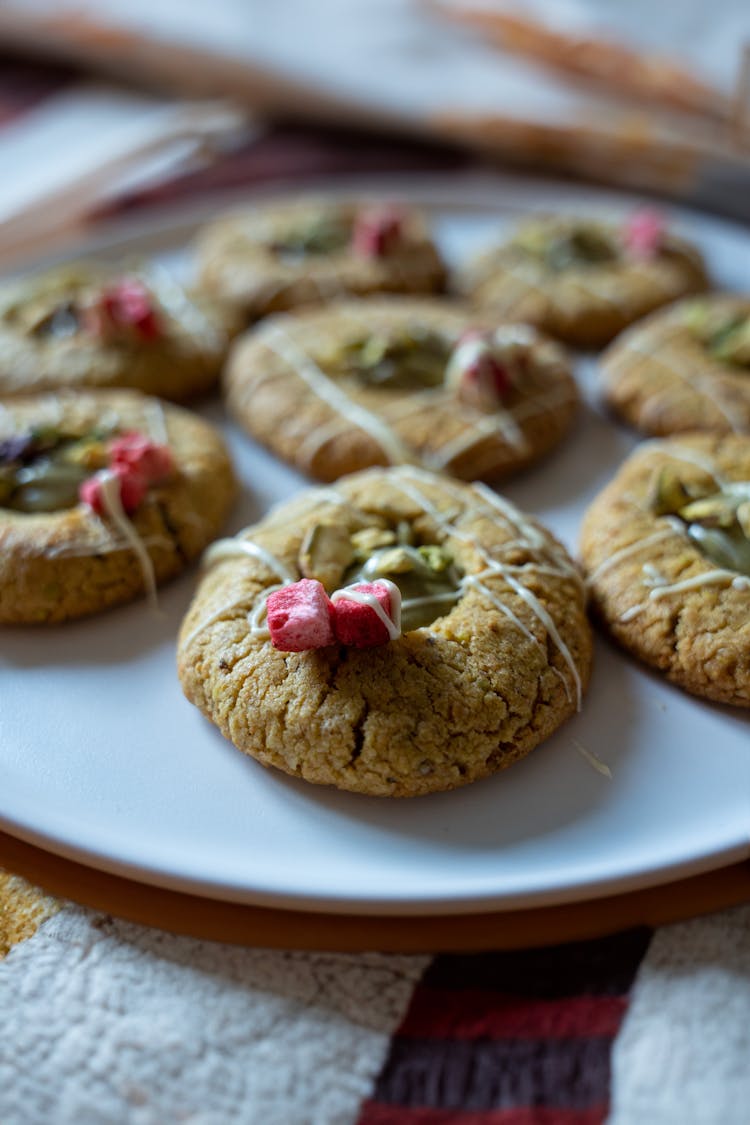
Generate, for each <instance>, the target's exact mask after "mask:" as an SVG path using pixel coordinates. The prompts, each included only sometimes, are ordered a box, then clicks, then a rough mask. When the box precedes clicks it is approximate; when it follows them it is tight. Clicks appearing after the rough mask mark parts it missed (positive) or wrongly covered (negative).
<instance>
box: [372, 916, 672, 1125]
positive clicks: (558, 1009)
mask: <svg viewBox="0 0 750 1125" xmlns="http://www.w3.org/2000/svg"><path fill="white" fill-rule="evenodd" d="M650 940H651V931H650V930H648V929H646V928H641V929H637V930H630V931H628V932H626V933H621V934H616V935H614V936H613V937H606V938H601V939H598V940H595V941H586V942H573V943H570V944H568V945H560V946H554V947H550V948H546V949H533V950H521V951H515V952H508V953H489V954H470V955H455V954H445V955H441V956H439V957H436V958H435V960H434V961H433V962H432V963H431V964H430V966H429V967H428V969H427V971H426V972H425V975H424V978H423V980H422V982H421V983H420V984H419V985H418V986H417V988H416V989H415V991H414V995H413V996H412V1001H411V1004H410V1007H409V1010H408V1012H407V1014H406V1016H405V1018H404V1021H403V1023H402V1025H401V1027H400V1028H399V1030H398V1031H397V1032H396V1035H395V1036H394V1038H393V1039H392V1040H391V1049H390V1053H389V1056H388V1059H387V1060H386V1063H385V1065H384V1067H383V1070H382V1072H381V1074H380V1076H379V1078H378V1081H377V1083H376V1087H375V1090H374V1091H373V1095H372V1097H371V1099H370V1100H369V1101H368V1102H367V1103H366V1105H365V1106H364V1107H363V1110H362V1116H361V1117H360V1122H359V1125H391V1122H393V1123H394V1125H395V1122H403V1123H404V1125H449V1123H454V1122H455V1125H474V1123H476V1125H557V1123H558V1122H559V1123H560V1125H563V1123H564V1125H594V1123H597V1125H598V1123H599V1122H601V1121H603V1119H604V1117H605V1116H606V1113H607V1110H608V1104H609V1085H610V1054H611V1047H612V1040H613V1039H614V1037H615V1035H616V1034H617V1031H618V1029H619V1027H620V1023H621V1021H622V1018H623V1016H624V1014H625V1011H626V1008H627V993H628V991H629V989H630V987H631V985H632V982H633V978H634V977H635V974H636V971H637V969H638V966H639V964H640V963H641V960H642V959H643V956H644V954H645V952H646V950H647V948H648V944H649V941H650ZM420 1115H421V1116H420ZM467 1115H468V1116H467Z"/></svg>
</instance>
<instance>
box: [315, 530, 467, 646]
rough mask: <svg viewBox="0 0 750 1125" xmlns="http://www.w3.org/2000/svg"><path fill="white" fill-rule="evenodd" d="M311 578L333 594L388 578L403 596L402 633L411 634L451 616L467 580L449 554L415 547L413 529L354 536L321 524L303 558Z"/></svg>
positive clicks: (426, 545) (431, 547)
mask: <svg viewBox="0 0 750 1125" xmlns="http://www.w3.org/2000/svg"><path fill="white" fill-rule="evenodd" d="M299 567H300V571H301V573H302V575H303V577H305V578H315V579H317V580H318V581H319V582H322V583H323V585H324V586H325V588H326V590H327V591H328V592H329V593H331V592H332V591H333V590H335V589H339V588H340V587H342V586H351V585H353V584H354V583H356V582H376V581H377V580H378V579H379V578H387V579H389V580H390V581H391V582H394V583H395V584H396V586H398V588H399V590H400V591H401V598H402V604H401V627H402V630H403V631H404V632H405V633H407V632H409V630H410V629H419V628H421V627H422V626H423V625H431V624H432V622H433V621H435V620H436V618H438V617H442V616H443V615H444V614H446V613H449V612H450V610H451V608H452V607H453V605H454V604H455V603H456V602H457V601H458V599H459V597H460V596H461V576H460V574H459V572H458V569H457V568H456V566H455V563H454V562H453V559H452V557H451V555H450V554H449V553H448V551H447V550H446V549H445V548H444V547H442V546H440V545H438V544H436V543H423V544H419V545H417V544H415V543H414V542H413V534H412V529H411V526H410V525H409V524H408V523H406V522H402V523H399V524H398V525H397V526H396V527H395V528H394V527H387V526H377V525H375V526H369V527H365V528H362V529H360V530H358V531H355V532H354V533H353V534H350V533H349V532H348V531H347V530H346V529H345V528H343V527H341V526H340V525H338V524H326V523H319V524H315V525H314V526H313V527H311V528H310V530H309V531H308V533H307V535H306V536H305V539H304V540H303V543H302V546H301V548H300V554H299Z"/></svg>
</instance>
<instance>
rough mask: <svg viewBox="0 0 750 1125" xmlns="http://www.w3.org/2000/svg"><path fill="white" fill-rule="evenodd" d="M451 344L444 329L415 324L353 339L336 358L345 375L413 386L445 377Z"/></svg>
mask: <svg viewBox="0 0 750 1125" xmlns="http://www.w3.org/2000/svg"><path fill="white" fill-rule="evenodd" d="M449 354H450V345H449V343H448V342H447V340H445V339H444V338H443V336H442V335H440V333H438V332H435V331H433V330H432V329H429V328H425V327H422V326H420V325H414V326H412V327H410V328H405V329H402V330H400V331H395V332H393V333H390V334H385V333H382V332H374V333H372V334H371V335H369V336H366V337H362V338H358V339H355V340H352V341H350V342H349V344H347V345H346V346H345V347H344V348H343V349H342V350H341V351H340V352H339V354H338V356H336V357H334V358H333V366H334V368H335V369H336V370H338V371H339V372H340V373H341V374H342V375H347V376H349V377H351V378H356V379H357V380H358V381H359V382H360V383H363V384H364V385H366V386H372V387H385V388H389V389H393V390H411V389H415V388H420V387H426V388H429V387H437V386H439V385H440V383H441V382H442V381H443V376H444V374H445V367H446V364H447V362H448V356H449Z"/></svg>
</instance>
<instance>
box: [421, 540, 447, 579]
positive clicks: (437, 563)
mask: <svg viewBox="0 0 750 1125" xmlns="http://www.w3.org/2000/svg"><path fill="white" fill-rule="evenodd" d="M417 551H418V552H419V554H420V556H421V558H422V559H423V560H424V562H425V564H426V565H427V566H428V567H429V568H430V570H434V571H435V573H436V574H442V573H443V571H444V570H447V568H448V567H449V566H450V564H451V562H452V561H453V560H452V559H451V556H450V555H449V554H448V552H447V551H446V550H445V548H444V547H439V546H438V545H437V544H436V543H431V544H429V545H425V546H422V547H417Z"/></svg>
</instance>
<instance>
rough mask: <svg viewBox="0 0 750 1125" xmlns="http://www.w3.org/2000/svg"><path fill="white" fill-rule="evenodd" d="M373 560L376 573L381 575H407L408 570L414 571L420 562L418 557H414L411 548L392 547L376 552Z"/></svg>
mask: <svg viewBox="0 0 750 1125" xmlns="http://www.w3.org/2000/svg"><path fill="white" fill-rule="evenodd" d="M373 560H374V561H375V562H376V565H377V570H378V573H379V574H381V575H385V574H408V572H409V571H410V570H414V569H416V568H417V567H418V566H419V564H420V562H421V560H420V558H419V556H418V555H415V552H414V548H413V547H392V548H389V549H386V550H382V551H378V552H377V554H376V555H374V556H373ZM373 560H371V561H373Z"/></svg>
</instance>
